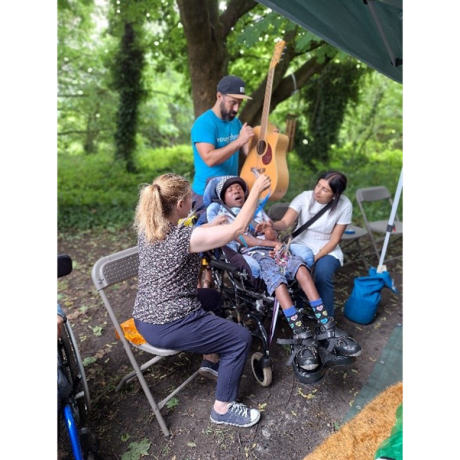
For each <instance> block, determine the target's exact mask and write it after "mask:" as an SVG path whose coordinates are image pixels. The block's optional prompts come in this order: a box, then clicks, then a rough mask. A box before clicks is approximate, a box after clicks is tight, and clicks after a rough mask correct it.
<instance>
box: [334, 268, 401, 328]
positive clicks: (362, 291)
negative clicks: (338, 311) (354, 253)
mask: <svg viewBox="0 0 460 460" xmlns="http://www.w3.org/2000/svg"><path fill="white" fill-rule="evenodd" d="M369 275H370V276H362V277H359V278H355V280H354V284H353V291H352V292H351V295H350V297H349V298H348V300H347V301H346V302H345V307H344V310H343V314H344V315H345V317H347V318H348V319H349V320H351V321H354V322H355V323H359V324H369V323H371V322H372V321H373V320H374V318H375V315H376V313H377V307H378V306H379V303H380V299H381V298H382V296H381V294H380V292H381V291H382V289H383V288H384V287H387V288H389V289H391V290H392V291H393V292H394V293H395V294H399V292H398V290H397V289H396V287H395V285H394V281H393V279H392V278H391V277H390V274H389V273H388V272H387V271H383V272H382V273H377V270H376V269H375V268H374V267H371V269H370V270H369Z"/></svg>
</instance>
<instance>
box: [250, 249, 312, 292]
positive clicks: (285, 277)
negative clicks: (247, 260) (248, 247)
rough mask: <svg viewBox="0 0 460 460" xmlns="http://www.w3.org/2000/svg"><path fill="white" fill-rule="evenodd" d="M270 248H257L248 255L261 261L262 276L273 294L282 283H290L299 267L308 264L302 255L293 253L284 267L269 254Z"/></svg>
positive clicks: (268, 289)
mask: <svg viewBox="0 0 460 460" xmlns="http://www.w3.org/2000/svg"><path fill="white" fill-rule="evenodd" d="M270 250H271V248H267V249H256V250H255V251H254V252H252V251H251V252H250V253H248V254H247V255H251V257H252V258H253V259H255V260H256V261H257V262H258V263H259V265H260V277H261V278H262V279H263V280H264V282H265V284H266V285H267V291H268V293H269V295H272V294H273V293H274V292H275V289H276V288H277V287H278V286H279V285H280V284H282V283H284V284H288V282H289V281H293V280H294V279H295V275H296V274H297V271H298V270H299V268H300V267H302V266H304V267H306V264H305V262H303V261H302V259H301V258H300V257H297V256H292V255H291V257H290V258H289V260H288V263H287V265H286V266H285V267H283V268H284V269H283V268H282V267H280V266H279V265H278V264H277V263H276V262H275V259H273V258H272V257H270V256H269V255H268V253H269V252H270Z"/></svg>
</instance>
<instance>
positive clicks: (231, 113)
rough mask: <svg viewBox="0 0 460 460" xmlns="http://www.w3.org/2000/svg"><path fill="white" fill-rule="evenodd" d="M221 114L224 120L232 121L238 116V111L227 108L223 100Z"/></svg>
mask: <svg viewBox="0 0 460 460" xmlns="http://www.w3.org/2000/svg"><path fill="white" fill-rule="evenodd" d="M220 115H221V116H222V120H225V121H232V120H233V119H234V118H235V117H236V112H235V111H234V110H229V111H227V110H225V105H224V103H223V102H221V103H220Z"/></svg>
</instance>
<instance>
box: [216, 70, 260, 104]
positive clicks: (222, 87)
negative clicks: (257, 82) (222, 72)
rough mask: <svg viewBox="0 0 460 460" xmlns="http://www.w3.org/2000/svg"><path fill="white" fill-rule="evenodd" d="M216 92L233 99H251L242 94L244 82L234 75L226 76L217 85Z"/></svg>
mask: <svg viewBox="0 0 460 460" xmlns="http://www.w3.org/2000/svg"><path fill="white" fill-rule="evenodd" d="M217 91H218V92H219V93H222V94H224V95H226V96H231V97H234V98H235V99H252V97H249V96H246V94H245V93H244V81H243V80H242V79H241V78H239V77H235V76H234V75H227V76H226V77H224V78H222V80H221V81H220V82H219V83H218V84H217Z"/></svg>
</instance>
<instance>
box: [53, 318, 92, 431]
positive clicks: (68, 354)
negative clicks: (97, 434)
mask: <svg viewBox="0 0 460 460" xmlns="http://www.w3.org/2000/svg"><path fill="white" fill-rule="evenodd" d="M58 350H59V353H60V354H61V360H62V363H63V365H64V368H65V372H66V376H67V379H68V381H69V382H70V383H71V384H72V389H73V390H72V396H71V400H72V406H73V411H74V412H75V414H74V415H75V417H76V418H77V421H78V422H79V424H81V425H84V424H85V423H86V419H87V416H88V414H89V412H90V410H91V400H90V397H89V390H88V382H87V381H86V375H85V369H84V367H83V362H82V360H81V356H80V352H79V350H78V347H77V346H76V344H75V336H74V334H73V331H72V328H71V326H70V324H69V323H68V322H66V323H65V324H64V328H63V329H62V334H61V338H60V340H59V341H58Z"/></svg>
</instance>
